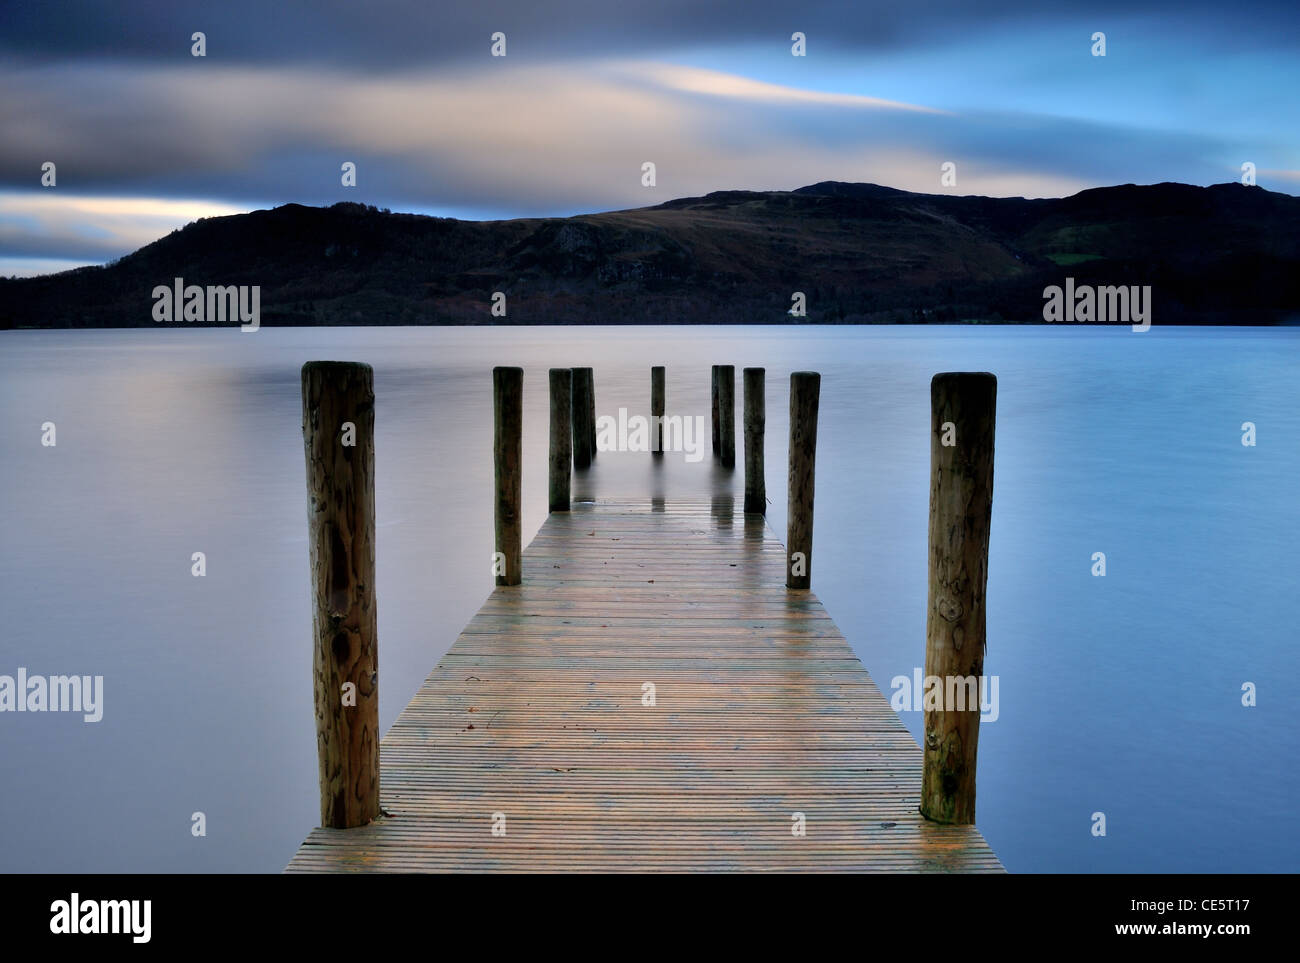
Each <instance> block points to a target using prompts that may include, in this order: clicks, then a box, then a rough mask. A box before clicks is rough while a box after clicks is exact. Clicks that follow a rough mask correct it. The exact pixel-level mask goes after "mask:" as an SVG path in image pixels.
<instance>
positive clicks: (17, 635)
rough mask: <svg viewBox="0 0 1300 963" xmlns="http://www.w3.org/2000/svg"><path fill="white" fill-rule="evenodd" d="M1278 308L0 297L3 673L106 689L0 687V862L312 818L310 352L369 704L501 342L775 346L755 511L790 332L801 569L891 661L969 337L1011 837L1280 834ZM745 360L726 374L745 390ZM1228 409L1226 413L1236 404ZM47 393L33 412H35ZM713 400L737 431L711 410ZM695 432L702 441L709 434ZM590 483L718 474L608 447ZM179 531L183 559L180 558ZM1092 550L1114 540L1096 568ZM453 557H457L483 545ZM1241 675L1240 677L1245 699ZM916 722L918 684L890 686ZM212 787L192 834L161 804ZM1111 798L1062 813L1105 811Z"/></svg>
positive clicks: (285, 833) (1285, 846)
mask: <svg viewBox="0 0 1300 963" xmlns="http://www.w3.org/2000/svg"><path fill="white" fill-rule="evenodd" d="M1298 339H1300V331H1296V330H1284V329H1275V330H1232V329H1222V328H1221V329H1201V330H1174V329H1161V328H1159V327H1153V328H1152V329H1151V330H1150V331H1149V332H1146V333H1134V332H1132V331H1131V330H1129V328H1127V327H1122V328H1119V327H1117V328H1110V329H1083V328H862V329H846V328H815V327H809V328H799V329H789V328H770V327H762V328H757V327H756V328H718V327H698V328H685V327H665V328H648V327H642V328H602V329H573V328H567V329H566V328H523V329H494V328H474V329H467V328H444V329H411V328H398V329H374V328H364V329H319V330H310V329H295V330H275V329H263V330H262V331H259V332H257V333H255V334H243V333H240V332H239V331H238V330H222V331H213V330H206V331H197V330H191V331H177V330H138V331H110V332H64V331H51V332H3V333H0V410H2V411H3V413H4V417H3V419H0V439H2V440H3V445H4V453H5V454H4V459H3V463H2V464H0V506H3V507H2V509H0V510H2V511H3V531H4V535H3V540H2V541H0V603H3V611H4V623H5V630H4V632H3V633H2V634H0V674H9V675H13V674H14V673H15V672H16V670H17V668H18V667H19V666H23V667H25V668H26V669H27V670H28V671H29V672H30V673H34V674H46V675H57V674H71V673H78V674H92V675H93V674H100V675H103V676H104V717H103V720H102V721H101V722H99V723H96V724H87V723H84V722H83V721H81V717H80V716H79V715H72V714H63V713H36V714H31V713H23V714H14V713H4V714H0V772H3V773H4V784H3V791H2V792H0V869H3V870H7V871H31V870H51V871H66V872H90V871H110V872H111V871H146V870H158V871H180V872H187V871H196V872H212V871H236V870H239V871H272V872H274V871H279V870H280V869H282V868H283V866H284V865H285V863H286V862H288V860H289V858H290V856H291V855H292V854H293V852H294V850H295V849H296V847H297V846H298V844H299V843H300V842H301V841H302V838H303V837H304V836H305V835H306V834H307V832H308V831H309V830H310V829H311V827H312V826H313V825H315V823H316V822H317V818H318V811H317V797H316V748H315V736H314V728H313V716H312V684H311V672H310V668H311V636H310V626H311V614H310V608H309V586H310V576H309V571H308V564H307V537H306V535H307V524H306V521H307V520H306V494H305V482H304V470H303V454H302V436H301V431H300V395H299V368H300V366H301V365H302V363H303V362H304V361H307V360H312V359H336V360H355V361H366V362H369V363H370V364H372V365H373V366H374V368H375V381H376V395H377V401H376V422H377V429H376V430H377V439H376V449H377V456H376V457H377V465H376V476H377V481H376V486H377V499H378V525H379V531H378V546H379V547H378V563H377V564H378V600H379V633H380V635H379V638H380V655H381V663H380V679H381V686H380V692H381V723H382V724H383V726H384V727H385V728H386V727H387V726H388V725H390V724H391V723H392V721H393V720H394V718H396V716H397V714H398V712H399V711H400V710H401V709H402V708H403V707H404V706H405V704H406V703H407V701H408V700H409V699H410V697H411V696H412V694H413V693H414V692H415V690H416V688H417V687H418V686H419V684H420V682H421V681H422V680H423V679H424V677H425V676H426V675H427V674H428V672H429V671H430V670H431V669H432V668H433V666H434V665H435V663H436V662H437V661H438V659H439V658H440V657H441V656H442V654H443V653H444V652H445V651H446V650H447V649H448V648H449V647H450V645H451V643H452V642H453V641H454V640H455V638H456V636H457V634H458V633H459V631H460V629H461V628H462V627H463V625H464V623H465V622H466V621H468V619H469V618H470V617H471V616H472V615H473V613H474V612H475V611H476V610H477V608H478V606H479V604H480V603H481V602H482V600H483V599H484V598H485V597H486V595H487V594H488V592H489V591H490V590H491V587H492V579H491V574H490V572H489V569H488V564H487V558H488V555H489V553H490V552H491V550H492V420H491V400H492V398H491V374H490V371H491V368H492V366H493V365H498V364H508V365H522V366H523V367H524V368H525V427H524V458H525V475H524V504H525V517H524V534H525V538H526V539H527V538H531V536H532V534H533V532H535V531H536V529H537V528H538V526H539V525H540V524H541V523H542V521H543V519H544V517H545V513H546V481H545V479H546V446H547V403H546V369H547V368H548V367H551V366H570V365H591V366H593V367H594V368H595V371H596V392H597V408H598V413H600V414H606V413H608V414H615V413H616V412H617V409H618V408H619V407H621V406H622V407H627V408H628V409H629V410H630V411H632V412H646V411H647V409H648V394H649V370H648V369H649V366H650V365H652V364H664V365H667V367H668V412H669V413H670V414H674V413H677V414H688V415H696V414H699V415H704V416H706V417H707V415H708V413H709V368H710V365H711V364H714V363H727V364H735V365H736V367H737V372H738V373H739V369H740V368H741V367H742V366H745V365H760V366H765V367H766V368H767V371H768V382H767V394H768V431H767V438H768V449H767V458H768V477H767V487H768V496H769V498H770V499H771V501H772V505H771V509H770V512H769V520H770V522H771V524H772V526H773V527H774V528H775V530H776V531H777V532H778V533H780V534H781V536H782V537H784V532H785V497H786V493H785V470H784V465H785V458H786V432H787V430H788V428H787V423H786V405H787V400H788V399H787V390H788V376H789V372H790V371H792V370H800V369H812V370H817V371H820V372H821V373H822V398H821V421H820V427H819V448H818V452H817V504H816V542H815V546H814V556H813V573H812V574H813V588H814V589H815V590H816V591H817V593H818V594H819V595H820V596H821V598H822V600H823V601H824V602H825V604H826V607H827V609H828V610H829V612H830V614H831V615H832V616H833V617H834V618H835V620H836V621H837V623H838V624H839V626H840V628H841V629H842V630H843V631H844V634H845V635H846V636H847V638H848V639H849V640H850V642H851V643H852V645H853V647H854V649H855V651H856V652H857V654H858V655H859V656H860V657H861V659H862V661H863V662H864V663H865V664H866V667H867V669H868V670H870V672H871V674H872V675H873V676H874V677H875V679H876V681H877V683H878V684H879V685H880V686H881V688H882V689H883V690H885V692H886V694H888V693H889V684H890V680H891V679H892V678H893V677H895V676H899V675H905V676H909V677H910V676H911V674H912V670H913V668H914V667H915V666H917V665H920V664H922V661H923V657H924V647H925V610H926V524H927V512H928V504H927V499H928V489H927V484H928V472H929V445H930V441H929V381H930V377H931V376H932V375H933V374H934V373H935V372H938V371H947V370H988V371H993V372H994V373H996V374H997V375H998V379H999V382H998V421H997V457H996V467H995V492H994V507H993V533H992V546H991V556H990V573H989V585H988V654H987V658H986V662H985V671H986V672H987V673H989V674H996V675H997V676H998V677H999V680H1000V686H999V701H1000V705H999V712H1000V715H999V718H998V719H997V721H995V722H991V723H985V724H984V725H983V726H982V727H981V733H980V747H979V797H978V814H979V825H980V828H981V829H982V830H983V832H984V834H985V835H986V837H987V838H988V840H989V842H990V843H991V844H992V846H993V848H994V849H995V850H996V852H997V853H998V854H999V856H1000V857H1001V858H1002V860H1003V862H1004V863H1005V864H1006V866H1007V868H1008V869H1011V870H1013V871H1085V872H1086V871H1106V870H1113V871H1193V870H1194V871H1290V872H1294V871H1297V870H1300V843H1298V842H1297V840H1298V839H1300V831H1298V830H1297V823H1296V820H1295V816H1294V809H1293V806H1292V803H1293V801H1294V800H1295V798H1296V797H1297V795H1298V794H1300V767H1297V765H1296V759H1297V750H1300V726H1298V725H1297V723H1296V719H1295V708H1296V705H1297V698H1296V692H1295V690H1294V689H1293V688H1292V686H1293V685H1294V684H1295V682H1296V680H1297V678H1300V645H1297V643H1296V641H1295V639H1294V638H1293V636H1292V633H1293V632H1294V631H1295V628H1294V622H1293V621H1292V618H1293V616H1294V612H1295V607H1296V599H1297V591H1296V584H1297V567H1298V565H1300V563H1298V562H1297V559H1296V555H1295V550H1294V545H1295V542H1296V538H1297V532H1300V497H1298V496H1300V491H1298V490H1297V481H1296V480H1297V478H1298V477H1300V405H1298V404H1297V401H1298V399H1300V387H1298V386H1300V342H1298ZM739 396H740V391H739V388H738V390H737V397H738V399H739ZM1248 421H1249V422H1253V423H1254V424H1255V426H1256V432H1257V444H1256V445H1255V446H1254V447H1246V446H1243V444H1242V434H1243V432H1242V424H1243V423H1244V422H1248ZM45 422H54V423H55V425H56V431H57V445H56V446H55V447H52V448H51V447H43V446H42V444H41V435H42V427H41V426H42V424H43V423H45ZM738 437H739V433H738ZM706 444H707V441H706ZM579 484H580V486H581V488H582V490H583V491H586V492H588V493H593V494H595V495H597V496H610V495H634V496H646V497H648V496H649V495H651V494H662V495H663V496H664V497H666V498H669V499H671V498H672V497H673V496H675V495H676V496H680V495H691V494H696V495H698V494H702V493H708V492H719V491H723V492H725V491H735V492H741V491H742V490H743V478H742V473H741V472H740V471H739V470H737V471H736V472H735V473H734V474H733V473H724V472H723V471H721V470H720V469H718V468H716V467H714V466H713V465H712V463H711V459H709V458H708V457H706V459H705V460H704V461H703V462H702V463H697V464H690V463H687V462H686V460H685V459H684V457H683V456H682V455H680V454H678V455H669V456H667V457H666V458H665V459H664V463H663V465H662V467H661V468H659V469H655V468H653V467H652V464H651V459H650V456H648V455H644V454H638V453H623V454H616V453H602V454H601V456H600V457H599V458H598V460H597V466H596V468H595V469H593V471H592V472H591V473H590V474H589V475H587V476H586V477H584V478H583V479H582V480H581V481H580V483H579ZM199 551H201V552H204V553H205V554H206V557H207V575H206V577H204V578H194V577H193V576H192V575H191V572H190V568H191V561H190V558H191V555H192V553H194V552H199ZM1094 552H1105V554H1106V565H1107V571H1106V575H1105V577H1104V578H1101V577H1094V576H1092V575H1091V574H1090V570H1091V568H1092V555H1093V553H1094ZM480 561H482V564H480ZM1246 682H1252V683H1254V684H1255V686H1256V687H1257V690H1258V696H1257V698H1258V705H1257V706H1256V707H1254V708H1246V707H1243V706H1242V685H1243V683H1246ZM902 717H903V721H904V722H905V723H906V725H907V726H908V728H909V729H910V730H911V731H912V733H913V735H916V734H918V733H919V731H920V723H921V718H920V714H919V713H914V712H904V713H902ZM199 811H201V812H203V813H205V814H206V819H207V836H206V837H202V838H197V837H195V836H193V835H192V834H191V832H190V826H191V814H192V813H195V812H199ZM1098 811H1100V812H1104V813H1105V814H1106V827H1107V835H1106V836H1105V838H1096V837H1094V836H1093V835H1092V833H1091V831H1090V830H1091V826H1092V819H1091V816H1092V814H1093V813H1094V812H1098Z"/></svg>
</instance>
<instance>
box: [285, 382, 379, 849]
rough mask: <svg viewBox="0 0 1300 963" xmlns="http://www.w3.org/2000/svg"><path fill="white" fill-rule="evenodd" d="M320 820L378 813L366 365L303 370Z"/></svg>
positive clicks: (349, 820) (370, 397) (370, 413)
mask: <svg viewBox="0 0 1300 963" xmlns="http://www.w3.org/2000/svg"><path fill="white" fill-rule="evenodd" d="M302 437H303V449H304V451H305V453H306V458H307V497H308V512H307V530H308V543H309V550H310V557H311V581H312V636H313V640H314V656H313V659H312V676H313V679H314V685H315V701H316V750H317V757H318V759H319V762H320V820H321V825H322V826H324V827H329V828H334V829H350V828H352V827H354V826H363V825H365V824H366V823H368V822H370V821H371V820H373V819H374V818H375V817H376V816H378V815H379V645H378V637H377V632H376V618H375V389H374V372H373V371H372V370H371V368H370V366H369V365H366V364H354V363H350V362H341V361H310V362H308V363H307V364H305V365H303V367H302Z"/></svg>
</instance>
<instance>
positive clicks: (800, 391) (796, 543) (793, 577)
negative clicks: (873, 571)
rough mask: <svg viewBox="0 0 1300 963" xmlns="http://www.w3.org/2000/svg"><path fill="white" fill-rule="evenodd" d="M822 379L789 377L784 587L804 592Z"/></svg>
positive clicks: (803, 374) (808, 576)
mask: <svg viewBox="0 0 1300 963" xmlns="http://www.w3.org/2000/svg"><path fill="white" fill-rule="evenodd" d="M821 384H822V376H821V375H819V374H818V373H817V372H815V371H795V372H793V373H792V374H791V375H790V479H789V485H788V486H787V487H788V489H789V495H790V500H789V502H788V505H787V510H786V537H785V550H786V552H787V556H786V566H785V585H786V588H792V589H806V588H808V587H809V585H810V584H811V583H812V539H813V481H814V477H813V476H814V469H815V468H816V462H817V403H818V401H819V399H820V396H821Z"/></svg>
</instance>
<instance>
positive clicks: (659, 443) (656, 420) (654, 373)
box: [650, 365, 664, 455]
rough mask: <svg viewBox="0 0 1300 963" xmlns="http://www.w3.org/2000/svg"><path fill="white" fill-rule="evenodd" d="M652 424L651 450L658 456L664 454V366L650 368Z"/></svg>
mask: <svg viewBox="0 0 1300 963" xmlns="http://www.w3.org/2000/svg"><path fill="white" fill-rule="evenodd" d="M650 424H651V425H652V426H653V427H652V428H651V431H653V432H654V437H653V438H651V439H650V450H651V451H652V452H654V453H655V454H656V455H662V454H663V453H664V369H663V365H654V366H653V367H651V368H650Z"/></svg>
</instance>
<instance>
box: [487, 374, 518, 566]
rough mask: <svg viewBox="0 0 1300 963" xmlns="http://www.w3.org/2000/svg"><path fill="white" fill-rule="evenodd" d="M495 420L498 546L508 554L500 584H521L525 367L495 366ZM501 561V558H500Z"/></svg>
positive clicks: (493, 381)
mask: <svg viewBox="0 0 1300 963" xmlns="http://www.w3.org/2000/svg"><path fill="white" fill-rule="evenodd" d="M492 409H493V415H494V418H493V421H494V432H493V434H494V447H493V461H494V462H495V465H496V493H497V497H496V511H495V513H494V520H495V523H496V550H497V553H498V554H499V555H503V556H505V574H500V575H497V577H496V583H497V585H518V584H519V581H520V578H521V577H522V572H521V565H522V555H523V534H522V529H521V522H522V518H521V512H520V501H521V496H522V494H523V472H522V468H523V420H524V369H523V368H493V369H492ZM497 561H498V563H499V562H500V561H501V560H500V559H499V558H498V559H497Z"/></svg>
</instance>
